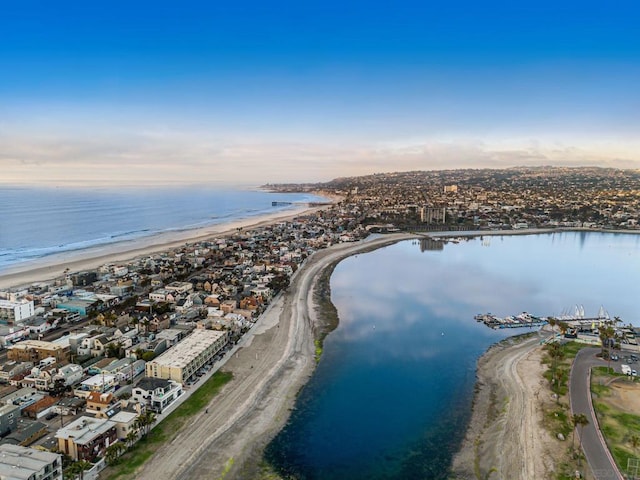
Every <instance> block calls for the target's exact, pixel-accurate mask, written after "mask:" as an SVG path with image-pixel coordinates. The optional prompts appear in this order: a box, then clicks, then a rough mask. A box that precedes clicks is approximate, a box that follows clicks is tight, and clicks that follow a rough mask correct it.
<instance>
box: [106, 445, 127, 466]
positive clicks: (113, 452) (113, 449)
mask: <svg viewBox="0 0 640 480" xmlns="http://www.w3.org/2000/svg"><path fill="white" fill-rule="evenodd" d="M126 450H127V447H126V445H125V444H124V443H122V442H116V443H112V444H111V445H109V446H108V447H107V450H106V451H105V456H104V457H105V460H106V461H107V463H108V464H109V465H113V464H114V463H115V462H116V461H117V460H118V457H120V455H122V454H123V453H124V452H125V451H126Z"/></svg>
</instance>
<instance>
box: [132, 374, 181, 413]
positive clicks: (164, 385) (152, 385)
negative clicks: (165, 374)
mask: <svg viewBox="0 0 640 480" xmlns="http://www.w3.org/2000/svg"><path fill="white" fill-rule="evenodd" d="M182 393H183V391H182V385H180V384H179V383H178V382H174V381H172V380H165V379H163V378H149V377H146V378H143V379H142V380H140V382H139V383H138V385H136V387H135V388H134V389H133V391H132V393H131V400H133V401H134V402H138V403H140V404H141V405H144V406H146V407H147V408H149V409H151V410H153V411H155V412H158V413H162V411H163V410H164V409H165V408H166V407H168V406H169V405H170V404H171V403H173V401H174V400H175V399H177V398H178V397H179V396H180V395H182Z"/></svg>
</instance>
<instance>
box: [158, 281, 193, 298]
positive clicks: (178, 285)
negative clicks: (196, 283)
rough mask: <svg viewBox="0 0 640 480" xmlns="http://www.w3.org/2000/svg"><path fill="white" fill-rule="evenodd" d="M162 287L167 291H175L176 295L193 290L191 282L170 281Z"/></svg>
mask: <svg viewBox="0 0 640 480" xmlns="http://www.w3.org/2000/svg"><path fill="white" fill-rule="evenodd" d="M164 289H165V290H168V291H169V292H175V293H177V294H178V295H183V294H185V293H189V292H190V291H192V290H193V284H192V283H191V282H171V283H170V284H169V285H166V286H165V287H164Z"/></svg>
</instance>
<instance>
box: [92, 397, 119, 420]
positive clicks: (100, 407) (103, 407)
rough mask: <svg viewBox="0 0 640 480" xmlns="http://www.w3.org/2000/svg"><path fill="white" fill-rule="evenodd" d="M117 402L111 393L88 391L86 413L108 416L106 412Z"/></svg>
mask: <svg viewBox="0 0 640 480" xmlns="http://www.w3.org/2000/svg"><path fill="white" fill-rule="evenodd" d="M116 404H119V402H118V401H117V400H115V397H114V396H113V394H112V393H100V392H90V393H89V395H88V396H87V413H90V414H92V415H95V416H96V417H102V418H108V417H109V415H107V412H108V411H109V410H113V409H114V407H115V406H116Z"/></svg>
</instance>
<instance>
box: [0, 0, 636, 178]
mask: <svg viewBox="0 0 640 480" xmlns="http://www.w3.org/2000/svg"><path fill="white" fill-rule="evenodd" d="M639 13H640V9H639V7H638V6H637V5H636V4H634V3H633V2H626V1H625V2H620V3H618V4H617V5H616V8H611V7H608V6H606V5H604V4H602V3H598V2H579V3H578V2H563V3H562V4H560V5H558V4H557V3H556V2H549V1H544V2H536V4H535V5H528V6H522V5H514V4H510V3H507V2H492V3H491V4H490V5H487V4H483V5H477V4H475V3H473V2H463V3H457V4H455V5H444V4H434V3H432V2H427V3H424V2H403V3H402V4H400V5H394V6H393V7H392V6H385V5H382V4H377V3H373V4H372V3H367V4H364V3H360V2H354V3H350V4H347V5H344V4H338V3H337V2H329V3H327V2H323V3H322V4H321V5H320V4H318V5H310V4H300V3H293V2H283V3H280V4H277V5H273V4H270V5H268V6H265V5H261V4H259V3H257V2H255V3H252V2H249V3H243V4H241V5H218V4H209V3H208V2H187V3H181V4H180V5H179V6H178V5H175V4H172V3H169V2H153V3H151V2H137V3H136V4H135V5H130V4H125V3H124V2H122V3H118V2H116V3H113V2H112V3H110V4H109V6H100V5H95V4H86V3H83V2H72V3H67V4H65V5H64V6H61V5H56V6H55V7H54V6H51V5H48V4H46V3H40V2H20V3H19V4H13V5H7V6H4V8H3V15H2V18H1V19H0V28H1V30H2V32H3V39H4V41H3V42H2V47H0V48H1V51H0V59H1V60H2V63H3V75H2V78H0V118H2V120H0V146H2V154H1V155H0V169H2V172H3V174H2V175H1V176H0V182H2V183H5V184H47V185H87V184H89V185H95V184H166V183H194V182H198V183H210V184H221V183H225V184H229V183H232V184H259V183H264V182H278V181H284V182H307V181H327V180H330V179H332V178H335V177H338V176H349V175H361V174H370V173H376V172H389V171H402V170H415V169H443V168H481V167H493V168H502V167H511V166H518V165H548V164H551V165H565V166H578V165H595V166H607V167H616V168H634V169H635V168H638V167H639V166H640V160H639V159H638V158H637V154H636V152H637V151H638V146H639V145H638V140H637V136H636V135H635V132H636V131H637V129H638V126H640V125H639V120H638V115H637V111H638V105H639V103H638V102H639V100H640V98H639V95H638V92H637V88H636V85H637V84H638V83H639V81H640V66H639V65H638V63H637V56H638V47H639V46H640V42H639V40H638V37H637V35H636V34H635V27H636V25H637V24H638V20H639V18H638V17H639ZM125 167H126V168H125ZM239 172H242V174H241V175H240V174H239Z"/></svg>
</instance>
